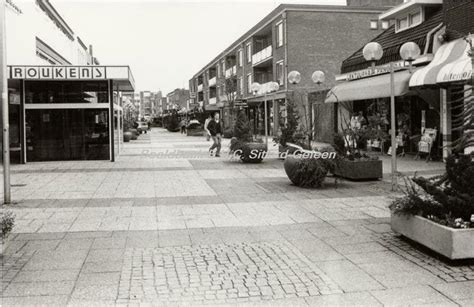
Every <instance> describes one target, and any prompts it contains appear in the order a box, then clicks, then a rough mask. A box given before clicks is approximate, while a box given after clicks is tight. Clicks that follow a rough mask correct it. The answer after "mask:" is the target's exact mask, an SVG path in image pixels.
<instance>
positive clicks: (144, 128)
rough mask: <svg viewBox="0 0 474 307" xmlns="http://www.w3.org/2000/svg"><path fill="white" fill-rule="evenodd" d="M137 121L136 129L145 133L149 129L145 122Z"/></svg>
mask: <svg viewBox="0 0 474 307" xmlns="http://www.w3.org/2000/svg"><path fill="white" fill-rule="evenodd" d="M137 123H138V127H137V130H138V132H139V133H143V132H145V133H147V131H148V130H150V128H149V127H148V123H147V122H137Z"/></svg>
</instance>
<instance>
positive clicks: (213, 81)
mask: <svg viewBox="0 0 474 307" xmlns="http://www.w3.org/2000/svg"><path fill="white" fill-rule="evenodd" d="M214 85H216V77H212V78H211V79H209V86H214Z"/></svg>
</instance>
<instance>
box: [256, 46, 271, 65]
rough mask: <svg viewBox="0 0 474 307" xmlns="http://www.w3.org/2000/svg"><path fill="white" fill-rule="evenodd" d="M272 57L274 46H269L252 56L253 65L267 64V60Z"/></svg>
mask: <svg viewBox="0 0 474 307" xmlns="http://www.w3.org/2000/svg"><path fill="white" fill-rule="evenodd" d="M271 57H272V46H271V45H270V46H268V47H266V48H265V49H262V50H260V51H259V52H257V53H255V54H254V55H252V65H253V66H255V65H258V64H260V63H263V62H265V61H266V60H268V59H270V58H271Z"/></svg>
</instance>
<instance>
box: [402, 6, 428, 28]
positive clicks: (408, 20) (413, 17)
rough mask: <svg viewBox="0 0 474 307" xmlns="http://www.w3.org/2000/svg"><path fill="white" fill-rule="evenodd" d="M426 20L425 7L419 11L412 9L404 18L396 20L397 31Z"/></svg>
mask: <svg viewBox="0 0 474 307" xmlns="http://www.w3.org/2000/svg"><path fill="white" fill-rule="evenodd" d="M423 20H424V14H423V9H422V8H420V9H419V10H417V11H412V12H411V13H409V14H408V15H406V16H404V17H403V18H399V19H397V22H396V32H399V31H403V30H406V29H408V28H412V27H415V26H417V25H419V24H420V23H422V22H423Z"/></svg>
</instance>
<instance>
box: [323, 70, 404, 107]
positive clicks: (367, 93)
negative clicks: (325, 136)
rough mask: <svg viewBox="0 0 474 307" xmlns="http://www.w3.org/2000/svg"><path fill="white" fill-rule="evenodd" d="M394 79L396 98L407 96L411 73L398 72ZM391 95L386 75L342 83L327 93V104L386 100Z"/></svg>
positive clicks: (387, 75) (388, 76)
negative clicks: (377, 99)
mask: <svg viewBox="0 0 474 307" xmlns="http://www.w3.org/2000/svg"><path fill="white" fill-rule="evenodd" d="M393 77H394V84H393V85H394V94H395V96H403V95H405V94H407V93H408V92H409V88H408V80H410V77H411V74H410V72H409V71H408V70H402V71H397V72H395V73H394V74H393ZM390 94H391V92H390V74H384V75H378V76H375V77H370V78H364V79H360V80H357V81H348V82H344V83H340V84H338V85H336V86H335V87H333V88H332V89H331V90H330V91H329V92H328V93H327V96H326V100H325V103H334V102H343V101H356V100H366V99H376V98H384V97H390Z"/></svg>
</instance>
